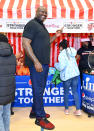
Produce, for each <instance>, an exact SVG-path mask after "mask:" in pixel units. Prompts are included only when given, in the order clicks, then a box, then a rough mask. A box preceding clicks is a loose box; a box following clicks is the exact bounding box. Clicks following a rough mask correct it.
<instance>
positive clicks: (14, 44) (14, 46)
mask: <svg viewBox="0 0 94 131" xmlns="http://www.w3.org/2000/svg"><path fill="white" fill-rule="evenodd" d="M13 52H14V54H16V33H13Z"/></svg>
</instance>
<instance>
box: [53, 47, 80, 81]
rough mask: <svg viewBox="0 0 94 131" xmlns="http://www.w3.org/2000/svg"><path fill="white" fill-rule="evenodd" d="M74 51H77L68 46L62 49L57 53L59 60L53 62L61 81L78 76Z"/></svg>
mask: <svg viewBox="0 0 94 131" xmlns="http://www.w3.org/2000/svg"><path fill="white" fill-rule="evenodd" d="M76 53H77V51H76V50H75V49H74V48H72V47H70V48H67V49H64V50H62V51H61V53H60V54H59V56H58V61H59V62H58V63H55V68H56V69H57V70H59V71H60V78H61V80H62V81H66V80H69V79H71V78H73V77H76V76H79V74H80V73H79V69H78V65H77V63H76V59H75V56H76Z"/></svg>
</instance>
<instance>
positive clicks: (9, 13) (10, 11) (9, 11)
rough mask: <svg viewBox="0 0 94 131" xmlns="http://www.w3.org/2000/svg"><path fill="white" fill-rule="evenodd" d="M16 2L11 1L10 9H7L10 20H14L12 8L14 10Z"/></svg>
mask: <svg viewBox="0 0 94 131" xmlns="http://www.w3.org/2000/svg"><path fill="white" fill-rule="evenodd" d="M14 1H15V0H10V2H9V6H8V9H7V13H8V18H13V14H12V13H13V12H12V8H13V5H14Z"/></svg>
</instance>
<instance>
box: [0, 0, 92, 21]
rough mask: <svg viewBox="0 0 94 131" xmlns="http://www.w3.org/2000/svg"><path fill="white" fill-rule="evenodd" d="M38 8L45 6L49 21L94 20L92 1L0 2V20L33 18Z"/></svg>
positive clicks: (19, 0) (41, 0)
mask: <svg viewBox="0 0 94 131" xmlns="http://www.w3.org/2000/svg"><path fill="white" fill-rule="evenodd" d="M38 6H46V7H47V10H48V18H51V19H52V18H65V19H85V20H94V0H0V19H2V18H3V19H26V18H33V17H34V16H35V12H36V8H37V7H38Z"/></svg>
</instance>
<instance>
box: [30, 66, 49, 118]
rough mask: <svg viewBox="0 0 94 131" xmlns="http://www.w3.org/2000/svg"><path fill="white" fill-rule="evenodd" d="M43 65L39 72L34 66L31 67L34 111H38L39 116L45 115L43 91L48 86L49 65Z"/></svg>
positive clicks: (37, 115)
mask: <svg viewBox="0 0 94 131" xmlns="http://www.w3.org/2000/svg"><path fill="white" fill-rule="evenodd" d="M42 67H43V71H42V72H37V71H36V69H35V67H34V66H32V67H29V70H30V78H31V81H32V90H33V104H32V111H33V112H35V113H36V117H37V118H40V117H45V111H44V104H43V93H44V90H45V86H46V81H47V76H48V71H49V65H42Z"/></svg>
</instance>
